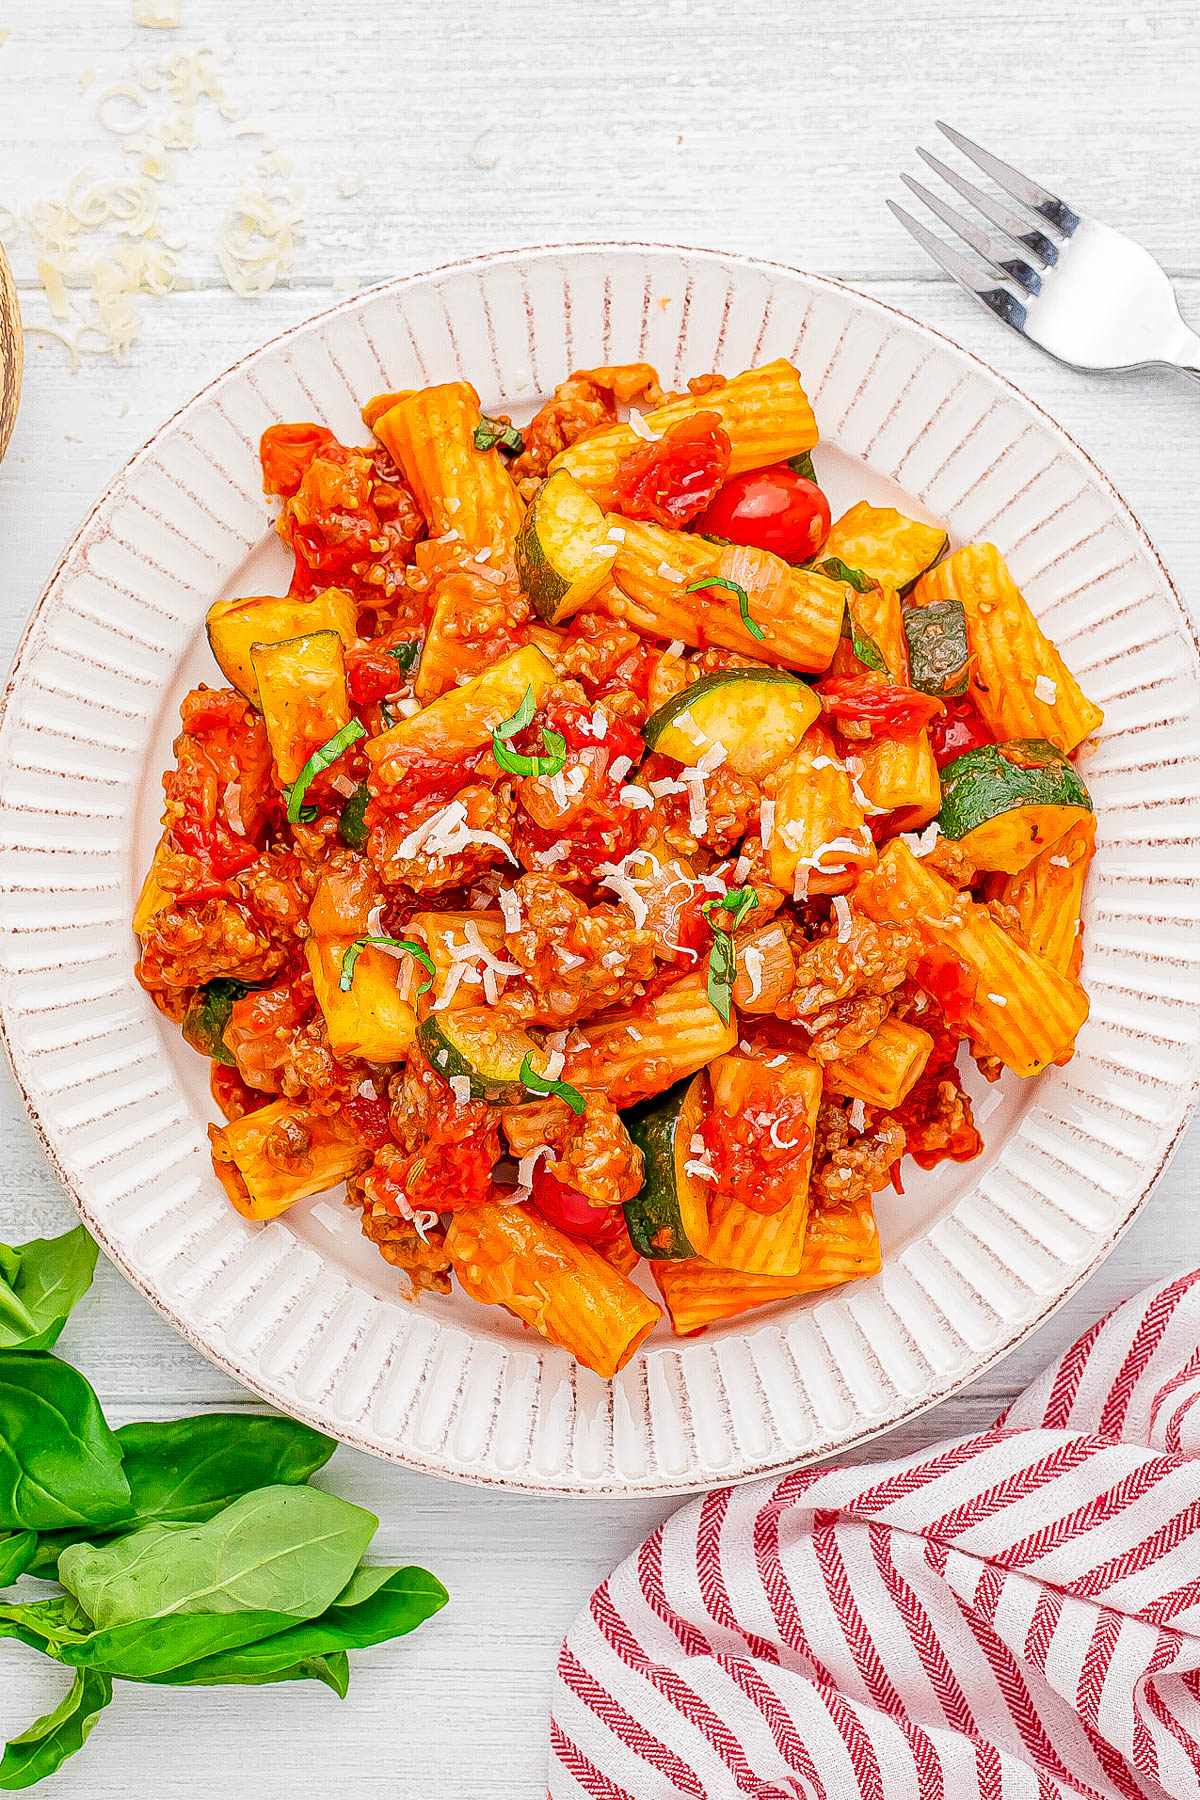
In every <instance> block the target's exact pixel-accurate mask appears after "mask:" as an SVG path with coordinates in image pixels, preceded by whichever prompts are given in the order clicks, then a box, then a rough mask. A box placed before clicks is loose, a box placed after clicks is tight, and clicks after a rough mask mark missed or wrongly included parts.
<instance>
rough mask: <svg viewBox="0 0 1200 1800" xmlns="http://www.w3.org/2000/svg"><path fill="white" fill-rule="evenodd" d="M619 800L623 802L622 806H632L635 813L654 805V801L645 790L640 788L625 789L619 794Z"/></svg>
mask: <svg viewBox="0 0 1200 1800" xmlns="http://www.w3.org/2000/svg"><path fill="white" fill-rule="evenodd" d="M617 799H618V800H619V801H620V802H621V805H622V806H631V807H632V808H633V810H634V812H639V811H641V810H642V809H643V808H645V807H647V806H650V807H652V806H653V805H654V801H653V799H652V798H651V796H650V795H649V794H648V793H647V792H646V790H645V788H640V787H623V788H622V789H621V790H620V792H619V793H618V795H617Z"/></svg>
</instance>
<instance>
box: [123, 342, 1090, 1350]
mask: <svg viewBox="0 0 1200 1800" xmlns="http://www.w3.org/2000/svg"><path fill="white" fill-rule="evenodd" d="M631 402H633V403H634V404H633V405H631V404H630V403H631ZM363 418H364V421H365V424H366V427H367V429H368V431H369V432H370V433H371V434H372V438H371V442H370V443H368V444H364V445H357V446H355V445H346V444H341V443H339V442H338V441H337V439H336V438H335V437H334V436H333V434H332V432H330V431H329V430H328V429H327V428H325V427H324V426H322V425H319V424H315V423H311V422H298V423H294V424H280V425H276V426H272V427H271V428H270V429H269V430H268V431H267V432H266V433H265V434H264V438H263V442H262V446H261V457H262V467H263V476H264V485H265V487H266V490H267V492H268V493H270V494H271V495H273V496H274V497H275V498H276V499H277V500H278V503H279V508H280V510H279V516H278V519H277V521H276V528H277V530H278V533H279V535H280V537H281V538H282V540H283V542H284V543H285V544H286V545H287V546H288V548H289V550H290V551H291V553H292V560H293V574H292V580H291V584H290V589H289V592H288V593H287V594H286V595H265V596H264V595H259V594H255V595H249V596H245V597H241V596H232V597H229V598H226V599H222V600H221V601H219V602H217V604H216V605H214V606H213V607H212V608H211V609H210V612H209V615H208V633H209V641H210V644H211V647H212V649H213V653H214V656H215V658H216V662H217V665H218V667H219V668H220V670H221V673H222V674H223V676H224V677H225V679H226V681H227V682H228V684H229V685H228V686H225V687H208V686H202V687H199V688H197V689H195V690H194V691H193V692H192V693H190V694H189V695H188V696H187V697H186V699H185V700H184V702H183V706H182V709H181V731H180V735H179V736H178V738H177V739H176V741H175V745H174V764H173V766H172V767H171V768H170V769H169V770H168V771H167V774H166V775H165V777H164V799H165V804H164V810H163V814H162V835H161V838H160V840H159V842H158V845H157V847H156V849H155V851H154V854H153V858H152V861H151V864H150V867H149V869H148V871H147V873H146V875H145V879H144V882H143V885H142V888H141V891H140V893H139V895H138V897H137V900H136V904H135V906H134V909H133V924H134V930H135V933H136V935H137V938H138V940H139V956H138V964H137V972H138V977H139V979H140V981H141V982H142V985H143V986H144V988H145V989H146V991H147V992H148V994H149V995H150V996H151V997H152V999H153V1001H154V1003H155V1005H156V1006H157V1007H158V1008H159V1009H160V1010H161V1011H162V1012H163V1014H164V1015H166V1016H167V1017H169V1018H171V1019H174V1020H178V1021H179V1023H180V1027H181V1030H182V1034H183V1036H184V1038H185V1040H186V1042H187V1043H188V1044H189V1045H191V1046H192V1047H193V1048H194V1049H196V1050H197V1051H199V1052H200V1053H202V1054H203V1055H205V1056H206V1057H207V1058H208V1059H209V1061H210V1064H211V1075H210V1082H211V1091H212V1096H213V1100H214V1103H215V1105H216V1108H217V1110H218V1111H219V1113H220V1114H222V1115H223V1117H224V1123H222V1124H219V1125H217V1124H214V1125H213V1126H212V1127H211V1128H210V1137H211V1141H212V1154H213V1162H214V1167H215V1169H216V1172H217V1175H218V1177H219V1179H220V1180H221V1182H222V1184H223V1186H224V1188H225V1190H226V1192H227V1194H228V1196H229V1199H230V1201H231V1203H232V1204H233V1205H234V1206H235V1207H236V1208H237V1209H238V1211H239V1212H241V1213H242V1214H243V1215H244V1216H245V1217H246V1218H247V1219H249V1220H252V1221H265V1220H269V1219H272V1218H275V1217H277V1216H278V1215H280V1214H281V1213H283V1212H284V1211H286V1210H287V1209H288V1208H289V1207H293V1206H296V1205H302V1204H303V1202H304V1201H305V1200H306V1199H307V1198H308V1197H309V1196H312V1195H315V1194H318V1193H321V1192H324V1191H325V1190H327V1189H329V1188H335V1187H338V1186H339V1185H341V1184H343V1183H344V1184H345V1194H346V1203H347V1204H348V1205H349V1206H350V1207H352V1208H353V1209H354V1210H355V1212H356V1213H357V1214H358V1216H359V1217H360V1220H361V1226H362V1230H363V1232H364V1233H365V1235H366V1236H367V1238H368V1239H369V1240H370V1241H371V1242H372V1243H373V1244H374V1245H375V1246H376V1247H377V1249H378V1251H379V1253H380V1255H381V1256H382V1258H383V1259H384V1260H385V1262H386V1264H387V1265H388V1269H389V1271H390V1270H394V1271H395V1272H396V1277H397V1278H398V1279H399V1278H404V1279H405V1280H406V1281H407V1283H408V1286H409V1289H410V1290H411V1293H412V1295H413V1296H414V1297H420V1295H421V1294H423V1293H426V1292H433V1293H438V1294H446V1293H448V1292H450V1291H451V1288H452V1286H453V1285H454V1284H455V1283H456V1284H457V1286H458V1288H459V1289H460V1290H461V1291H462V1292H463V1293H465V1294H467V1295H469V1296H470V1297H471V1298H473V1299H474V1300H476V1301H478V1302H480V1303H481V1304H482V1305H486V1306H489V1307H493V1308H499V1309H502V1310H503V1311H504V1312H506V1313H507V1314H508V1315H510V1316H511V1318H512V1319H514V1320H516V1321H519V1323H520V1325H521V1326H522V1327H524V1328H527V1329H528V1330H529V1331H530V1332H533V1333H535V1334H537V1335H538V1336H539V1337H540V1338H542V1339H544V1340H546V1341H547V1342H548V1343H551V1344H554V1345H557V1346H560V1347H561V1348H562V1349H564V1350H565V1351H567V1352H568V1353H569V1354H570V1355H572V1356H574V1357H575V1358H576V1359H577V1360H578V1361H579V1362H580V1363H581V1364H583V1365H584V1366H586V1367H587V1368H589V1369H592V1370H594V1371H596V1373H597V1374H598V1375H600V1376H602V1377H604V1378H606V1379H610V1378H614V1377H616V1376H618V1375H619V1373H620V1371H621V1370H622V1368H624V1367H625V1366H627V1364H628V1363H629V1361H630V1359H631V1358H632V1357H634V1356H636V1355H637V1352H638V1348H639V1346H640V1345H641V1344H642V1343H643V1342H644V1340H645V1338H646V1336H647V1334H649V1333H650V1332H652V1331H653V1330H654V1329H655V1328H656V1327H657V1326H658V1325H659V1323H660V1321H661V1320H662V1318H663V1312H662V1307H660V1305H659V1304H658V1302H657V1301H656V1300H655V1299H654V1298H653V1297H652V1291H653V1290H652V1286H651V1284H652V1283H653V1284H656V1288H657V1292H658V1293H660V1294H661V1296H662V1298H663V1301H664V1303H665V1306H666V1309H667V1313H668V1314H669V1324H670V1326H671V1328H672V1329H673V1330H674V1331H675V1332H676V1333H678V1334H680V1335H687V1334H690V1333H692V1332H695V1331H701V1330H704V1329H706V1328H707V1327H709V1326H713V1325H717V1324H719V1323H720V1322H721V1321H722V1320H726V1319H737V1318H741V1317H742V1316H743V1315H744V1314H746V1313H747V1312H749V1311H750V1310H752V1309H754V1308H757V1307H763V1306H767V1305H770V1304H772V1303H775V1302H779V1301H789V1302H792V1303H795V1302H796V1301H798V1300H799V1299H800V1297H802V1296H804V1295H806V1294H810V1293H818V1292H820V1291H823V1290H825V1289H827V1288H829V1287H832V1286H834V1285H836V1284H837V1283H839V1282H843V1281H849V1280H854V1279H860V1278H862V1277H864V1276H869V1275H871V1274H873V1273H874V1272H876V1271H877V1270H878V1269H879V1268H880V1266H881V1250H880V1238H879V1232H878V1230H877V1228H876V1224H875V1217H874V1206H875V1204H876V1200H877V1197H879V1196H881V1195H882V1194H883V1193H884V1192H885V1190H889V1189H893V1188H894V1190H895V1192H894V1196H889V1197H888V1198H886V1199H879V1201H878V1203H879V1204H880V1205H881V1206H886V1207H888V1208H890V1209H893V1214H894V1216H895V1217H897V1218H898V1219H899V1221H900V1226H901V1231H902V1230H903V1217H904V1208H905V1207H906V1205H908V1204H909V1202H908V1200H907V1199H906V1198H905V1196H904V1186H905V1182H907V1181H908V1179H909V1169H910V1166H911V1165H912V1164H915V1165H916V1167H917V1169H918V1170H919V1171H920V1170H924V1169H928V1168H931V1167H933V1166H935V1165H936V1164H937V1163H938V1162H940V1161H943V1160H946V1159H954V1160H959V1161H965V1160H968V1159H970V1158H971V1157H973V1156H975V1155H977V1154H978V1152H979V1148H980V1145H981V1142H982V1139H981V1137H980V1133H979V1131H978V1130H977V1129H976V1127H975V1123H974V1119H973V1116H972V1105H971V1098H970V1092H969V1089H968V1086H967V1085H966V1082H965V1080H964V1076H963V1067H962V1066H963V1065H965V1063H966V1061H967V1060H968V1059H970V1058H974V1060H975V1061H976V1062H977V1063H978V1064H979V1065H980V1067H981V1069H982V1070H983V1072H984V1074H985V1075H986V1076H987V1077H988V1078H989V1079H994V1078H996V1077H997V1076H998V1075H999V1072H1000V1070H1001V1068H1003V1067H1006V1068H1007V1069H1008V1070H1010V1071H1012V1072H1014V1073H1015V1074H1016V1075H1017V1076H1019V1077H1026V1076H1031V1075H1034V1074H1036V1073H1037V1072H1038V1071H1039V1070H1041V1069H1043V1068H1045V1067H1046V1066H1047V1065H1049V1064H1051V1063H1061V1062H1064V1061H1066V1060H1067V1059H1068V1058H1069V1057H1070V1055H1071V1054H1072V1051H1073V1049H1074V1045H1075V1039H1076V1035H1077V1033H1078V1032H1079V1030H1080V1028H1081V1027H1082V1025H1083V1023H1084V1021H1085V1020H1086V1017H1087V1011H1088V1001H1087V995H1086V992H1085V989H1084V986H1083V984H1082V981H1081V980H1080V978H1079V977H1080V973H1081V966H1082V965H1081V954H1082V936H1081V926H1080V918H1081V906H1082V901H1083V895H1084V885H1085V881H1086V876H1087V869H1088V865H1089V862H1090V860H1091V856H1092V853H1093V850H1094V846H1095V827H1096V821H1095V817H1094V815H1093V812H1092V800H1091V797H1090V795H1089V794H1088V791H1087V785H1086V781H1085V779H1084V774H1083V772H1082V770H1081V767H1080V766H1079V765H1077V763H1076V761H1075V760H1074V758H1075V751H1076V750H1077V748H1078V746H1079V745H1080V743H1081V742H1082V741H1083V740H1084V739H1085V738H1086V736H1087V734H1088V733H1089V732H1090V731H1092V730H1094V729H1095V728H1096V727H1097V726H1098V725H1099V724H1100V714H1099V711H1098V709H1097V708H1095V707H1094V706H1092V704H1091V703H1090V702H1089V701H1088V700H1087V699H1086V698H1085V697H1084V695H1083V694H1082V692H1081V690H1080V689H1079V687H1078V685H1077V683H1076V682H1075V681H1074V678H1073V677H1072V676H1071V674H1070V672H1069V671H1068V670H1067V669H1066V667H1065V665H1064V664H1063V662H1062V659H1061V657H1060V656H1059V655H1058V653H1057V651H1056V650H1055V649H1054V647H1053V645H1052V644H1051V643H1050V642H1049V640H1048V639H1047V638H1046V637H1045V635H1044V633H1043V632H1042V631H1041V629H1040V627H1039V626H1038V624H1037V622H1036V620H1035V618H1034V616H1033V613H1032V611H1031V610H1030V608H1029V606H1028V605H1027V603H1026V601H1025V600H1024V598H1023V597H1022V596H1021V595H1020V594H1019V593H1018V591H1017V589H1016V587H1015V586H1014V585H1013V582H1012V579H1011V577H1010V575H1009V574H1008V571H1007V570H1006V568H1005V566H1004V563H1003V560H1002V559H1001V557H1000V556H999V553H998V552H997V551H996V550H995V549H994V548H993V547H992V546H989V545H973V546H972V545H968V546H966V547H963V548H959V549H957V550H956V551H955V552H954V554H952V555H950V556H949V557H948V558H946V560H945V561H939V559H940V558H942V557H943V554H944V552H945V551H946V549H947V548H948V545H947V539H946V533H945V531H944V529H943V528H942V527H941V526H939V525H937V524H935V523H927V522H923V521H921V520H917V519H913V518H909V517H906V516H905V515H904V514H903V513H900V512H898V511H896V510H895V509H893V508H889V507H876V506H872V505H870V504H869V503H867V502H865V501H863V502H859V503H858V504H856V505H854V506H852V507H851V508H850V509H849V510H848V511H847V512H845V513H843V515H842V516H841V518H839V519H838V520H837V522H836V524H832V525H831V512H830V507H829V503H828V501H827V499H826V498H825V496H824V494H823V493H822V491H821V488H820V485H819V479H818V477H819V473H820V468H819V464H820V459H821V457H822V454H823V453H822V451H821V448H820V445H819V444H818V442H817V431H816V425H815V421H814V419H813V414H812V409H811V407H810V406H809V403H808V400H807V398H806V396H805V393H804V389H803V386H802V383H801V379H800V376H799V374H798V372H797V371H796V370H795V369H794V368H793V367H792V366H791V365H790V363H788V362H786V361H784V360H782V359H779V360H776V361H774V362H771V363H768V364H766V365H765V366H764V367H762V368H758V369H751V370H746V371H743V372H742V373H741V374H737V375H734V376H733V377H732V378H731V379H728V380H726V379H725V378H724V377H723V376H721V375H719V374H716V373H709V374H703V373H702V374H700V375H698V376H696V377H695V378H693V380H692V381H691V382H690V383H689V385H688V391H687V392H684V393H677V394H674V395H670V394H667V395H664V394H663V393H662V390H661V387H660V385H659V382H658V377H657V375H656V373H655V371H654V370H653V369H652V368H651V367H650V366H649V365H647V364H644V363H631V364H618V365H613V366H611V367H605V368H593V369H584V370H577V371H574V372H571V373H568V374H567V375H566V378H565V379H564V380H563V381H562V382H561V383H560V384H559V386H558V388H557V389H556V390H555V393H554V394H553V396H552V397H550V398H549V399H547V400H546V401H545V403H544V404H543V405H542V407H541V408H540V409H539V410H538V412H537V413H536V414H535V416H534V417H533V418H532V419H531V420H530V421H529V422H528V423H527V424H523V425H516V424H513V423H512V422H510V420H509V419H508V418H507V416H505V415H504V414H496V415H495V416H485V415H484V414H483V412H482V411H481V408H480V404H479V398H478V394H477V392H476V390H475V388H474V387H473V386H472V385H471V383H470V382H468V381H466V380H455V381H447V382H441V383H437V384H435V385H431V386H426V387H421V388H409V389H397V390H396V391H394V392H390V393H386V394H380V395H377V396H375V397H374V398H373V399H370V400H368V402H367V404H366V406H365V407H364V409H363ZM814 446H815V447H816V452H817V458H818V466H817V467H814V464H813V460H812V457H811V455H810V454H809V453H810V451H812V450H813V448H814ZM917 1179H918V1180H919V1179H920V1175H919V1174H918V1176H917ZM503 1329H504V1330H505V1331H506V1332H509V1331H511V1329H512V1328H511V1327H509V1326H508V1325H507V1323H505V1324H504V1326H503Z"/></svg>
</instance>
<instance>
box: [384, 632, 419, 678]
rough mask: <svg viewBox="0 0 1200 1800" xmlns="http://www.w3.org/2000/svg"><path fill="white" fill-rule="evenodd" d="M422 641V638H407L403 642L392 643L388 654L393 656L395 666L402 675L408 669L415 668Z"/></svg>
mask: <svg viewBox="0 0 1200 1800" xmlns="http://www.w3.org/2000/svg"><path fill="white" fill-rule="evenodd" d="M423 642H424V639H423V638H409V639H408V640H407V641H406V642H405V643H403V644H393V645H392V647H391V649H390V650H389V651H388V655H389V656H394V657H395V659H396V667H397V668H398V669H399V670H400V673H401V674H402V675H407V674H408V672H409V670H410V669H415V668H416V666H417V663H418V661H419V660H420V656H421V645H422V643H423Z"/></svg>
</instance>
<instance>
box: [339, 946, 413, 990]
mask: <svg viewBox="0 0 1200 1800" xmlns="http://www.w3.org/2000/svg"><path fill="white" fill-rule="evenodd" d="M368 944H386V945H388V946H390V948H391V949H393V950H404V951H406V952H407V954H408V955H409V956H411V957H412V958H413V960H414V961H415V962H419V963H420V965H421V967H422V968H423V969H424V970H425V971H426V972H427V974H428V976H429V980H428V981H423V982H422V983H421V985H420V987H419V988H418V989H417V999H418V1000H419V999H420V998H421V995H422V994H427V993H428V992H429V990H430V988H431V987H432V986H433V978H434V975H435V974H436V973H437V971H436V969H435V968H434V966H433V963H432V961H431V959H430V956H429V952H428V951H427V950H422V948H421V946H420V944H413V943H410V942H409V940H408V939H407V938H394V937H360V938H355V940H354V942H353V943H352V944H351V945H350V948H349V949H348V950H347V951H346V954H345V955H344V956H343V957H342V972H341V974H340V976H339V977H338V987H339V988H340V989H341V991H342V993H343V994H348V993H349V992H350V989H351V988H352V987H353V985H354V965H355V963H356V962H357V961H358V959H359V957H360V956H361V955H362V953H363V951H364V950H365V949H366V947H367V945H368Z"/></svg>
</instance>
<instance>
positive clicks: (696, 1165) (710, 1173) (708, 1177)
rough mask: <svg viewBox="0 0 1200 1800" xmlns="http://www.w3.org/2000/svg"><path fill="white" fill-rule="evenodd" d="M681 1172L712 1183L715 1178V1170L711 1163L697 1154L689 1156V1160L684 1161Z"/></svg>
mask: <svg viewBox="0 0 1200 1800" xmlns="http://www.w3.org/2000/svg"><path fill="white" fill-rule="evenodd" d="M683 1172H684V1174H685V1175H695V1176H696V1177H697V1178H698V1179H699V1180H700V1181H711V1182H713V1183H714V1184H715V1182H716V1179H717V1171H716V1170H715V1169H714V1168H713V1166H712V1164H711V1163H710V1162H705V1161H704V1160H702V1159H701V1158H700V1157H698V1156H693V1157H690V1158H689V1160H688V1161H687V1162H685V1163H684V1165H683Z"/></svg>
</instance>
